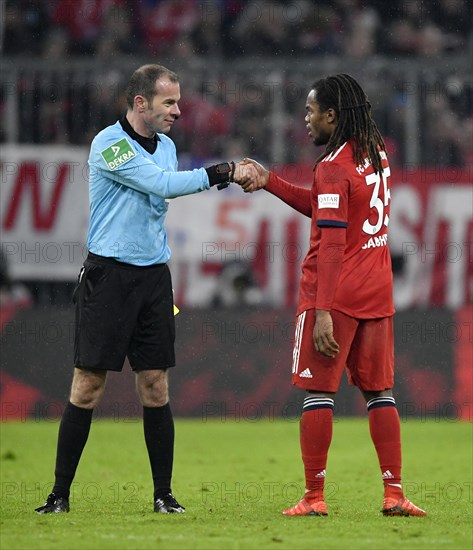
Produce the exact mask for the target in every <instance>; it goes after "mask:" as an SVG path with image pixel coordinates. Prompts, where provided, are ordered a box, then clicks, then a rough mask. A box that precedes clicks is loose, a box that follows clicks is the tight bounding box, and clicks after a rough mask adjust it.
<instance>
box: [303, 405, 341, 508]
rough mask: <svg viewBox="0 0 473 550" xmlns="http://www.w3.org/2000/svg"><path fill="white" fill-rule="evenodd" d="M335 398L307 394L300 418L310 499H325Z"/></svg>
mask: <svg viewBox="0 0 473 550" xmlns="http://www.w3.org/2000/svg"><path fill="white" fill-rule="evenodd" d="M332 428H333V399H329V398H326V397H306V399H305V400H304V409H303V413H302V416H301V420H300V441H301V451H302V461H303V462H304V470H305V482H306V491H308V492H306V495H305V499H306V500H308V501H309V502H310V501H312V502H317V501H319V500H323V499H324V485H325V468H326V466H327V455H328V450H329V447H330V443H331V441H332Z"/></svg>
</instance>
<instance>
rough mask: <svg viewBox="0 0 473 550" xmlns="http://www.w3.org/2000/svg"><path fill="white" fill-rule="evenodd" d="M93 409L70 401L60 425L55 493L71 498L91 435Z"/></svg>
mask: <svg viewBox="0 0 473 550" xmlns="http://www.w3.org/2000/svg"><path fill="white" fill-rule="evenodd" d="M92 413H93V409H82V408H80V407H76V406H75V405H73V404H72V403H68V404H67V405H66V408H65V409H64V413H63V415H62V419H61V424H60V426H59V434H58V439H57V453H56V469H55V471H54V474H55V476H56V481H55V483H54V487H53V493H54V494H56V495H58V496H61V497H66V498H69V492H70V488H71V484H72V480H73V479H74V475H75V473H76V469H77V465H78V464H79V460H80V457H81V454H82V451H83V449H84V447H85V444H86V442H87V438H88V436H89V431H90V424H91V422H92Z"/></svg>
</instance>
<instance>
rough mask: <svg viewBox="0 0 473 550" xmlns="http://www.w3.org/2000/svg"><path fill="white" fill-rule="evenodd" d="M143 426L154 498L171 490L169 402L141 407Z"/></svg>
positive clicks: (171, 453) (170, 421)
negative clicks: (157, 405)
mask: <svg viewBox="0 0 473 550" xmlns="http://www.w3.org/2000/svg"><path fill="white" fill-rule="evenodd" d="M143 427H144V432H145V441H146V447H147V448H148V455H149V462H150V464H151V473H152V475H153V483H154V500H156V499H157V498H161V497H163V496H164V495H166V494H168V493H170V492H171V477H172V465H173V460H174V420H173V418H172V412H171V407H170V405H169V403H167V404H166V405H164V406H163V407H143Z"/></svg>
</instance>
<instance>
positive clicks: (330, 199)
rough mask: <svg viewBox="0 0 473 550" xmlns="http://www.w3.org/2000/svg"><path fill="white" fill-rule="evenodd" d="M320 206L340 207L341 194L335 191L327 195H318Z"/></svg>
mask: <svg viewBox="0 0 473 550" xmlns="http://www.w3.org/2000/svg"><path fill="white" fill-rule="evenodd" d="M317 198H318V202H319V208H338V205H339V202H340V195H337V194H334V193H327V194H325V195H318V197H317Z"/></svg>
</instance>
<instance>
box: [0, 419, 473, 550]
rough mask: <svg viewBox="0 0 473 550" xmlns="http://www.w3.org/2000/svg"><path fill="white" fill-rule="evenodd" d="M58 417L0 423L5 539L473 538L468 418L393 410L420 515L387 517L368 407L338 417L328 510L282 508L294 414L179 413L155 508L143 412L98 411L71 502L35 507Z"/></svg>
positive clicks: (210, 544) (297, 487) (144, 545)
mask: <svg viewBox="0 0 473 550" xmlns="http://www.w3.org/2000/svg"><path fill="white" fill-rule="evenodd" d="M57 428H58V423H57V422H56V421H55V422H45V421H43V422H34V421H29V422H18V423H6V424H2V425H1V426H0V429H1V451H0V458H1V460H0V466H1V506H2V508H1V535H0V537H1V538H0V548H2V550H7V549H10V548H18V549H20V548H21V549H26V548H34V549H42V548H44V549H46V548H47V549H55V548H64V549H69V548H71V549H72V548H94V549H108V548H114V549H129V548H137V549H138V548H139V549H148V548H172V549H187V548H189V549H194V548H196V549H200V548H202V549H204V548H205V549H207V548H208V549H213V548H221V549H227V548H228V549H230V548H254V549H259V548H278V549H286V548H291V549H299V548H300V549H304V548H307V549H313V548H321V549H331V548H347V549H348V548H350V549H353V548H360V549H361V548H362V549H367V548H402V549H403V550H404V549H407V548H429V549H436V548H442V549H444V548H452V549H453V548H455V549H462V548H465V549H471V548H472V546H473V540H472V531H473V529H472V521H473V514H472V508H473V473H472V468H473V466H472V464H473V457H472V440H473V438H472V428H473V425H472V424H468V423H463V422H448V421H443V422H436V421H433V420H430V421H421V420H409V421H403V422H402V434H403V445H404V468H403V473H404V486H405V490H406V493H407V496H408V497H410V498H411V499H412V500H413V501H414V502H415V503H416V504H417V505H419V506H421V507H422V508H425V509H426V510H427V511H428V514H429V515H428V517H427V518H385V517H383V516H382V515H381V514H380V508H381V503H382V484H381V481H380V472H379V468H378V464H377V460H376V455H375V452H374V449H373V446H372V444H371V440H370V438H369V432H368V425H367V420H366V419H337V420H336V422H335V424H334V438H333V442H332V447H331V452H330V455H329V463H328V468H327V504H328V507H329V516H328V517H302V518H286V517H283V516H282V515H281V510H282V509H283V508H284V507H286V506H288V505H290V504H292V503H295V502H296V501H297V500H298V498H299V497H300V495H301V493H302V491H303V487H304V483H303V470H302V463H301V459H300V453H299V443H298V423H297V422H295V421H290V420H271V419H270V420H259V421H253V422H252V421H249V420H246V421H245V420H241V421H239V422H238V421H235V420H233V421H218V420H212V421H208V422H204V421H202V420H184V419H178V420H177V421H176V454H175V468H174V481H173V489H174V493H175V495H176V497H177V498H178V500H179V501H180V502H182V504H183V505H184V506H186V507H187V513H186V514H185V515H167V516H166V515H161V514H154V513H153V512H152V486H151V475H150V469H149V464H148V460H147V455H146V450H145V444H144V441H143V434H142V425H141V421H138V420H131V421H124V420H121V421H119V422H118V421H116V422H114V421H111V420H98V421H96V422H94V423H93V425H92V430H91V434H90V437H89V442H88V445H87V447H86V449H85V451H84V455H83V457H82V461H81V464H80V465H79V469H78V472H77V476H76V480H75V482H74V485H73V492H72V498H71V512H70V513H69V514H57V515H48V516H40V515H37V514H35V513H33V509H34V508H35V507H36V506H38V505H40V504H42V503H43V501H44V499H45V497H46V496H47V494H48V492H49V491H50V489H51V482H52V473H53V469H54V455H55V446H56V434H57Z"/></svg>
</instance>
